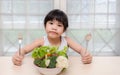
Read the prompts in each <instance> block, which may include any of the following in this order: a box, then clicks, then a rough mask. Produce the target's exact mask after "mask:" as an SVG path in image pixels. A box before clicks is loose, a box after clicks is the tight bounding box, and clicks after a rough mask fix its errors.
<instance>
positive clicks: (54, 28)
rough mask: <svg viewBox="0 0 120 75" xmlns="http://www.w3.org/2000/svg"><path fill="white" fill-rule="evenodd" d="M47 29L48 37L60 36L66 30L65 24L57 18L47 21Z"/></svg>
mask: <svg viewBox="0 0 120 75" xmlns="http://www.w3.org/2000/svg"><path fill="white" fill-rule="evenodd" d="M45 30H46V33H47V35H48V37H51V38H59V37H60V36H61V35H62V33H63V32H64V26H63V24H62V23H61V22H59V21H57V20H52V21H48V22H47V23H46V28H45Z"/></svg>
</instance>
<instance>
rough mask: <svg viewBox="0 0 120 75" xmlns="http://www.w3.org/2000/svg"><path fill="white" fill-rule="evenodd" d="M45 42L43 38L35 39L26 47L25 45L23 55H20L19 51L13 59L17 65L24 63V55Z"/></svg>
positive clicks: (22, 50)
mask: <svg viewBox="0 0 120 75" xmlns="http://www.w3.org/2000/svg"><path fill="white" fill-rule="evenodd" d="M43 43H44V41H43V38H42V39H37V40H35V41H34V42H33V43H31V44H29V45H26V46H25V47H23V48H22V49H21V55H19V52H18V51H17V52H16V53H15V54H14V55H13V57H12V61H13V63H14V64H15V65H18V66H20V65H22V60H23V58H24V55H25V54H27V53H29V52H31V51H32V50H33V49H34V48H36V47H38V46H42V45H43Z"/></svg>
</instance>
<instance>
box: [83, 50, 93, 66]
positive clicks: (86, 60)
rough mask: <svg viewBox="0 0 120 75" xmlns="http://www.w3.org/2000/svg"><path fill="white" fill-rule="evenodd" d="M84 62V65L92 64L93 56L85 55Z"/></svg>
mask: <svg viewBox="0 0 120 75" xmlns="http://www.w3.org/2000/svg"><path fill="white" fill-rule="evenodd" d="M82 62H83V63H84V64H90V63H91V62H92V55H91V54H90V53H88V52H86V53H85V55H84V56H82Z"/></svg>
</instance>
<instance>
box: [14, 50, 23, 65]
mask: <svg viewBox="0 0 120 75" xmlns="http://www.w3.org/2000/svg"><path fill="white" fill-rule="evenodd" d="M23 58H24V55H19V52H16V53H15V55H14V56H13V57H12V61H13V64H14V65H17V66H20V65H22V60H23Z"/></svg>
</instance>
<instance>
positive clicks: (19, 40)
mask: <svg viewBox="0 0 120 75" xmlns="http://www.w3.org/2000/svg"><path fill="white" fill-rule="evenodd" d="M22 39H23V38H22V35H21V34H20V33H19V34H18V43H19V55H21V45H22Z"/></svg>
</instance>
